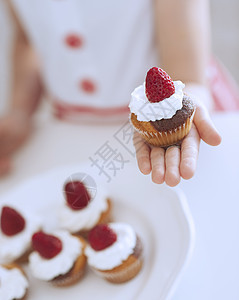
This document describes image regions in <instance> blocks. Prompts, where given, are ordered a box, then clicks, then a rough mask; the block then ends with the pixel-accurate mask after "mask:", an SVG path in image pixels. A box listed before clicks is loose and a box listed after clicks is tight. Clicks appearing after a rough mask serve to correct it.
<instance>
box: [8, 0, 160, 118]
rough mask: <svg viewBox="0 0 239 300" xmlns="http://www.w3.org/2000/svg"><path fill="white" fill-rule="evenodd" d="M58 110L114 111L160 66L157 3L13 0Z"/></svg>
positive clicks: (124, 105) (142, 0) (138, 0)
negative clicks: (155, 28) (156, 51)
mask: <svg viewBox="0 0 239 300" xmlns="http://www.w3.org/2000/svg"><path fill="white" fill-rule="evenodd" d="M12 2H13V5H14V7H15V9H16V12H17V13H18V15H19V18H20V20H21V22H22V24H23V26H24V28H25V30H26V32H27V34H28V36H29V39H30V41H31V42H32V44H33V46H34V47H35V49H36V51H37V53H38V56H39V58H40V60H41V65H42V73H43V77H44V80H45V85H46V87H47V90H48V92H49V96H50V98H51V99H52V102H53V103H54V106H55V108H56V109H57V110H58V113H61V114H63V115H64V114H67V113H68V114H69V113H70V114H75V113H76V112H77V113H78V112H79V113H81V114H82V113H83V114H84V113H93V114H100V115H112V114H117V113H122V112H125V111H127V106H128V103H129V100H130V94H131V92H132V91H133V89H134V88H135V87H136V86H138V85H139V84H141V83H142V82H143V80H144V79H145V74H146V71H147V70H148V69H149V68H150V67H152V66H153V65H155V64H157V62H156V55H155V51H154V38H153V37H154V30H153V25H154V24H153V23H154V20H153V1H149V0H120V1H114V0H41V1H39V0H31V1H29V0H12Z"/></svg>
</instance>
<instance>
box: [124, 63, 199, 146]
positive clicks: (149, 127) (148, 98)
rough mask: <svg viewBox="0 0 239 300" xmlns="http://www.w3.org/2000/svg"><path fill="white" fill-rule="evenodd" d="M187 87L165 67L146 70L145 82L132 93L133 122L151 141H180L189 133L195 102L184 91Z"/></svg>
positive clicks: (153, 142)
mask: <svg viewBox="0 0 239 300" xmlns="http://www.w3.org/2000/svg"><path fill="white" fill-rule="evenodd" d="M184 87H185V85H184V84H183V83H182V82H181V81H179V80H178V81H173V80H172V79H171V77H170V76H169V75H168V74H167V73H166V72H165V71H164V70H162V69H160V68H157V67H153V68H151V69H150V70H149V71H148V72H147V75H146V80H145V83H144V84H143V85H141V86H139V87H137V88H136V89H135V90H134V91H133V93H132V94H131V101H130V104H129V108H130V111H131V115H130V120H131V123H132V125H133V126H134V129H135V130H136V131H137V132H138V133H139V134H140V136H141V137H142V138H143V139H144V140H145V141H146V142H147V143H148V144H150V145H153V146H160V147H167V146H170V145H174V144H180V143H181V141H182V140H183V138H184V137H185V136H186V135H187V134H188V133H189V131H190V129H191V126H192V121H193V116H194V113H195V105H194V103H193V101H192V100H191V99H190V97H189V96H187V95H186V94H184V92H183V88H184Z"/></svg>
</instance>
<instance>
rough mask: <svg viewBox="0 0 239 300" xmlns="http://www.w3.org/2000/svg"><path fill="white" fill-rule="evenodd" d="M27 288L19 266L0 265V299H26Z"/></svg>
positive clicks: (23, 274) (26, 281)
mask: <svg viewBox="0 0 239 300" xmlns="http://www.w3.org/2000/svg"><path fill="white" fill-rule="evenodd" d="M28 287H29V283H28V280H27V277H26V275H25V273H24V271H23V269H22V268H21V267H20V266H19V265H16V264H11V265H0V299H2V300H16V299H18V300H23V299H26V295H27V291H28Z"/></svg>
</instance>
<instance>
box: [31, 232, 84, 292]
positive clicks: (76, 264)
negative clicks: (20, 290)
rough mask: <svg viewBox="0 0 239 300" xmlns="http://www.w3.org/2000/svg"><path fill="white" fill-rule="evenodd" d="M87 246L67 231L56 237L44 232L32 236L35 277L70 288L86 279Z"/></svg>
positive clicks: (32, 265)
mask: <svg viewBox="0 0 239 300" xmlns="http://www.w3.org/2000/svg"><path fill="white" fill-rule="evenodd" d="M85 246H86V242H85V240H84V239H83V238H81V237H76V236H72V235H71V234H70V233H68V232H67V231H59V230H58V231H55V232H54V233H53V234H51V233H46V232H43V231H39V232H36V233H35V234H34V235H33V236H32V248H33V250H34V251H33V252H32V253H31V254H30V256H29V268H30V271H31V273H32V275H33V276H34V277H35V278H37V279H40V280H43V281H48V282H51V283H52V284H53V285H55V286H59V287H61V286H70V285H72V284H75V283H76V282H78V281H79V280H80V279H81V278H82V277H83V275H84V272H85V266H86V256H85V254H84V250H85Z"/></svg>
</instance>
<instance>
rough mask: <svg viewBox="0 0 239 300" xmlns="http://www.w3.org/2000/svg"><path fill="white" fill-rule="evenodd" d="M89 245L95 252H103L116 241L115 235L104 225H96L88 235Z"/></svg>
mask: <svg viewBox="0 0 239 300" xmlns="http://www.w3.org/2000/svg"><path fill="white" fill-rule="evenodd" d="M88 239H89V243H90V245H91V247H92V248H93V249H94V250H96V251H99V250H103V249H105V248H107V247H109V246H111V245H112V244H113V243H114V242H115V241H116V240H117V235H116V233H115V232H114V231H113V230H112V229H111V228H110V227H109V226H108V225H106V224H99V225H96V226H95V227H94V228H93V229H91V231H90V233H89V237H88Z"/></svg>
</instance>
